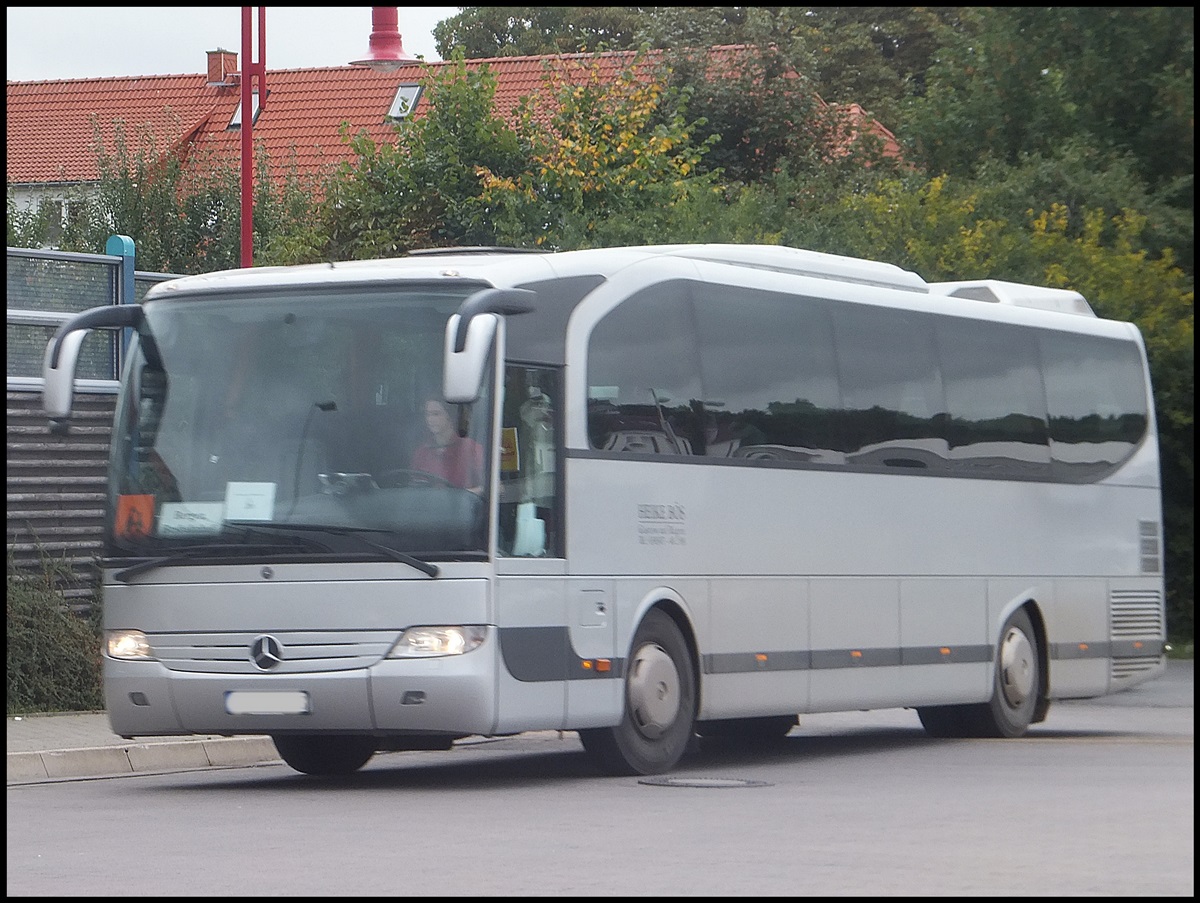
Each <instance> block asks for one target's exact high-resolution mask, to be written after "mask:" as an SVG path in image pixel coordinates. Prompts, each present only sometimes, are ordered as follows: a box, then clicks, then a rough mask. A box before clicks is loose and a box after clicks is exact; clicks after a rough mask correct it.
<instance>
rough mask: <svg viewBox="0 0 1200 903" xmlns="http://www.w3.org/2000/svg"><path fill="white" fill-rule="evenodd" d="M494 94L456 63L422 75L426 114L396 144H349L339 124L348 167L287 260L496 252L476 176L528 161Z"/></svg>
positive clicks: (354, 138) (491, 84)
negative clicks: (464, 248)
mask: <svg viewBox="0 0 1200 903" xmlns="http://www.w3.org/2000/svg"><path fill="white" fill-rule="evenodd" d="M495 91H496V82H495V77H494V76H493V74H492V73H491V71H490V69H488V68H487V67H486V66H482V67H478V68H468V67H467V66H466V64H465V62H464V61H463V59H462V56H461V54H459V55H457V56H456V57H455V59H454V60H451V61H450V65H447V66H443V67H441V68H439V69H438V70H436V72H434V73H430V74H428V75H427V77H426V81H425V97H426V98H427V104H428V107H427V111H426V113H425V115H423V116H421V117H419V118H416V119H412V120H407V119H406V120H404V121H403V122H401V123H399V124H398V125H397V127H396V140H395V142H394V143H393V142H384V143H376V142H375V141H373V140H372V139H371V138H370V137H369V136H368V135H367V134H366V133H365V132H363V133H359V134H357V135H352V134H350V132H349V128H348V126H347V125H345V124H343V126H342V135H343V140H345V141H347V142H348V143H349V144H350V147H351V149H352V150H353V151H354V159H353V160H351V161H349V162H346V163H342V164H341V165H340V166H339V167H338V169H337V171H336V172H335V173H334V174H333V176H332V177H331V178H330V180H329V181H328V182H327V183H326V186H325V198H324V201H323V203H322V205H321V211H320V216H321V223H322V227H321V228H320V229H319V230H316V231H313V232H311V233H310V234H309V235H308V241H307V247H304V246H303V245H304V244H305V243H304V242H299V243H297V245H296V246H293V247H292V248H291V250H290V252H289V253H290V254H291V255H292V257H293V258H295V259H311V260H321V259H329V260H346V259H355V258H358V259H361V258H371V257H383V256H394V255H397V254H402V253H404V252H406V251H408V250H409V249H411V248H427V247H447V246H453V245H488V244H494V243H495V234H494V226H493V224H492V221H491V217H490V215H489V211H488V210H487V208H486V206H485V205H483V204H482V203H481V201H480V197H481V194H482V186H481V182H480V177H479V175H478V171H479V170H480V169H487V170H489V171H492V172H495V173H498V174H501V175H507V174H510V173H515V172H517V171H520V170H522V169H523V168H524V166H525V164H526V160H527V153H526V151H525V150H524V149H523V148H522V147H521V146H520V143H519V141H518V139H517V135H516V133H515V132H514V131H513V130H512V129H511V128H510V127H509V126H508V125H507V124H506V123H505V122H504V121H503V120H501V119H500V118H499V117H498V116H496V115H495V113H494V112H493V104H492V101H493V98H494V96H495ZM281 244H282V243H281Z"/></svg>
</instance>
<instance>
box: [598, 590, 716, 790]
mask: <svg viewBox="0 0 1200 903" xmlns="http://www.w3.org/2000/svg"><path fill="white" fill-rule="evenodd" d="M695 723H696V672H695V668H694V667H693V665H692V656H691V653H690V651H689V650H688V645H687V642H686V641H685V640H684V638H683V634H682V633H681V632H680V630H679V627H678V626H677V625H676V624H675V622H674V621H673V620H672V619H671V617H670V616H669V615H667V614H666V613H665V612H662V611H659V610H658V609H654V610H652V611H651V612H649V613H648V614H647V615H646V618H645V620H643V621H642V623H641V625H640V626H639V627H638V629H637V633H636V634H635V635H634V639H633V651H632V653H631V654H630V657H629V662H628V666H627V667H626V669H625V713H624V715H623V716H622V718H621V723H620V724H618V725H617V726H616V727H606V728H590V729H586V730H581V731H580V732H579V739H580V740H581V741H582V742H583V748H584V749H585V750H586V751H587V753H588V755H589V756H591V758H592V760H593V761H594V762H595V763H596V764H597V765H598V766H599V767H600V768H601V769H602V770H603V771H605V772H606V773H608V774H612V775H634V774H662V773H663V772H666V771H670V770H671V769H672V768H673V767H674V766H675V764H676V763H677V762H678V761H679V760H680V759H681V758H683V754H684V752H686V751H687V747H688V743H689V742H691V739H692V734H693V731H694V729H695Z"/></svg>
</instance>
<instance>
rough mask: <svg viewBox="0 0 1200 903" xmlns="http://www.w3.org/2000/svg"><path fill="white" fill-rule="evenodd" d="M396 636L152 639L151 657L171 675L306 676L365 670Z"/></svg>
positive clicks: (344, 633) (312, 633)
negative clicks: (323, 672)
mask: <svg viewBox="0 0 1200 903" xmlns="http://www.w3.org/2000/svg"><path fill="white" fill-rule="evenodd" d="M399 636H400V631H398V630H356V631H349V630H319V631H317V630H307V631H287V630H278V631H270V632H261V633H260V632H254V633H251V632H246V633H155V634H151V635H150V636H149V637H148V639H149V641H150V645H151V648H152V649H153V651H154V655H155V657H156V658H157V659H158V661H159V662H161V663H162V664H163V666H164V667H166V668H168V669H169V670H171V671H190V672H195V673H209V674H263V673H270V674H307V673H312V672H317V671H348V670H354V669H356V668H366V667H369V666H371V665H373V664H375V663H376V662H378V661H379V660H380V659H382V658H383V656H384V655H386V654H387V652H388V650H389V649H391V647H392V645H393V644H394V643H395V642H396V640H397V638H398V637H399Z"/></svg>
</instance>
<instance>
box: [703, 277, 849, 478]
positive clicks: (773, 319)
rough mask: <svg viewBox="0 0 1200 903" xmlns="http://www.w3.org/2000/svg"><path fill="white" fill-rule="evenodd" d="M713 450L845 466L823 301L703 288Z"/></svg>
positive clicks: (709, 447)
mask: <svg viewBox="0 0 1200 903" xmlns="http://www.w3.org/2000/svg"><path fill="white" fill-rule="evenodd" d="M696 327H697V333H698V335H699V337H700V366H701V372H702V373H703V376H704V409H705V414H706V420H705V424H704V427H705V453H706V454H707V455H710V456H716V457H733V458H750V459H757V460H784V461H810V462H817V463H834V464H836V463H841V462H842V461H843V460H844V455H843V448H842V440H841V438H840V436H839V431H838V386H837V370H836V368H835V365H834V354H833V329H832V326H831V325H830V322H829V315H828V313H827V311H826V308H825V305H824V303H823V302H820V301H817V300H815V299H811V298H803V297H797V296H795V295H778V294H773V293H768V292H762V291H752V290H748V289H742V288H734V287H730V286H716V285H702V286H697V288H696Z"/></svg>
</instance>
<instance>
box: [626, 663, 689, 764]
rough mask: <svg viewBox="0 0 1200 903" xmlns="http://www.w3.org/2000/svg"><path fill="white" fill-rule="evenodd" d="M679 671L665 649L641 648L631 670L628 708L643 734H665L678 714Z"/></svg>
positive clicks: (658, 735) (651, 735) (655, 736)
mask: <svg viewBox="0 0 1200 903" xmlns="http://www.w3.org/2000/svg"><path fill="white" fill-rule="evenodd" d="M679 694H680V682H679V671H678V670H677V669H676V668H675V663H674V662H673V661H671V656H669V655H668V654H667V652H666V650H665V649H663V648H662V647H661V646H659V645H657V644H648V645H645V646H643V647H641V648H640V649H639V650H638V651H637V652H636V653H635V654H634V656H633V659H632V662H631V665H630V670H629V711H630V715H631V716H632V718H633V723H634V724H635V725H636V726H637V729H638V731H639V732H641V734H642V736H644V737H647V738H649V739H651V740H654V739H657V738H658V737H660V736H662V734H663V732H664V731H666V730H667V729H668V728H669V727H670V726H671V725H672V724H674V723H675V719H676V717H677V716H678V714H679Z"/></svg>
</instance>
